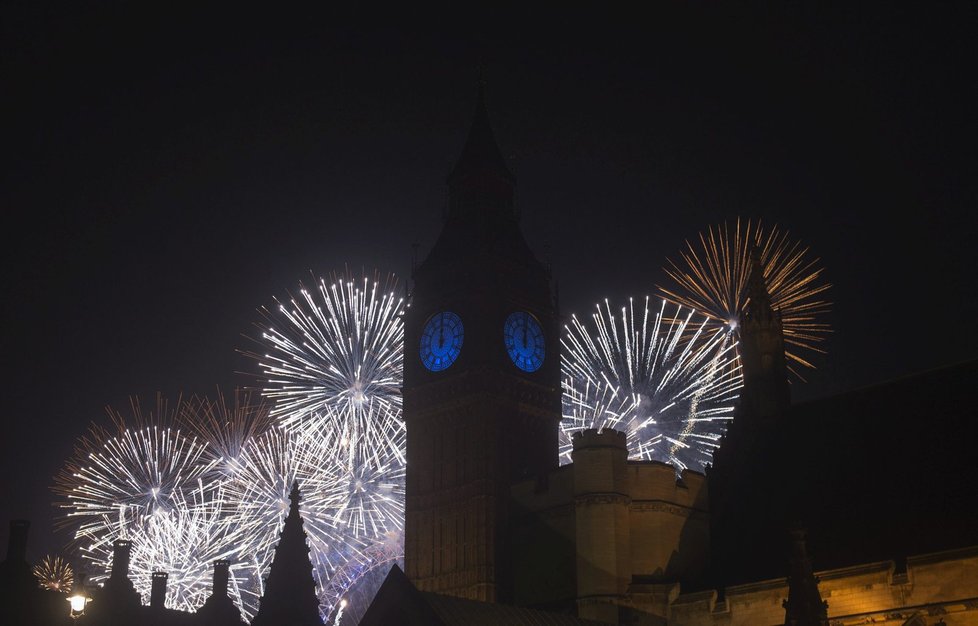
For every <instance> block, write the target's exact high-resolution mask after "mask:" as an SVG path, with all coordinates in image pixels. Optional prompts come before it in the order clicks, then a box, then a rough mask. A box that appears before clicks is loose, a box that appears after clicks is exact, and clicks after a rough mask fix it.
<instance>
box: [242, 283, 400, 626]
mask: <svg viewBox="0 0 978 626" xmlns="http://www.w3.org/2000/svg"><path fill="white" fill-rule="evenodd" d="M299 293H300V295H299V297H298V298H292V299H289V300H288V301H287V302H278V304H277V306H276V307H275V308H274V309H273V310H266V311H265V318H266V320H267V322H268V324H267V325H263V326H262V333H261V341H262V343H263V345H264V346H265V347H266V349H267V350H268V352H267V353H266V354H264V355H253V356H255V358H256V359H257V360H258V363H259V367H260V369H261V371H262V373H263V379H264V384H263V393H264V395H265V397H267V398H269V399H271V400H272V401H273V405H272V409H271V415H272V416H273V417H275V418H276V419H277V420H278V422H279V424H280V426H281V428H282V429H283V432H285V433H288V435H289V436H290V437H291V438H292V439H293V440H294V441H296V442H299V443H300V445H308V444H304V443H303V442H322V445H323V446H325V447H324V448H322V449H321V450H319V451H318V452H317V453H316V454H315V455H314V456H313V457H310V459H311V462H312V463H313V464H314V465H315V466H316V469H315V471H316V472H318V474H317V477H316V480H318V481H319V482H320V484H321V483H322V482H323V481H326V482H328V483H329V484H328V485H325V484H323V485H322V487H321V488H320V491H321V492H322V493H323V494H329V495H328V499H329V503H328V504H327V503H325V502H323V503H322V504H315V503H310V502H309V500H308V499H305V500H304V503H303V517H304V518H306V519H307V531H309V535H310V546H311V547H313V552H315V553H316V555H315V558H314V563H313V565H314V568H315V569H316V577H317V582H318V584H319V593H320V599H321V602H322V611H323V614H324V616H328V615H329V614H330V612H331V611H332V610H333V609H334V607H337V606H338V603H339V602H340V600H341V598H342V597H343V596H344V595H345V594H346V593H347V592H348V591H349V586H350V585H351V584H354V583H356V582H357V581H358V580H359V578H357V577H351V576H350V575H349V574H348V572H354V571H361V570H363V569H364V568H367V569H369V567H368V566H369V564H370V563H372V562H375V561H376V560H377V557H376V555H377V551H378V550H379V549H381V548H383V550H384V554H388V551H389V550H390V549H391V546H392V545H393V546H396V549H394V553H395V556H394V558H399V557H400V554H401V552H402V551H403V548H402V543H403V537H402V534H403V524H404V481H405V465H406V462H405V428H404V422H403V419H402V415H401V393H400V387H401V384H402V381H403V342H404V327H403V322H402V319H401V316H402V313H403V300H402V299H401V298H399V297H397V296H396V295H395V293H396V281H395V280H394V279H393V278H389V279H388V280H386V281H383V282H382V281H380V280H377V279H376V278H374V279H371V278H367V277H362V278H356V279H353V278H350V277H349V276H346V275H339V276H334V277H333V280H332V281H330V282H329V283H327V281H325V280H323V279H320V280H319V281H318V283H317V286H316V288H315V289H312V290H307V289H305V288H300V292H299ZM299 483H300V485H302V486H303V493H310V494H311V493H312V492H311V491H310V490H309V489H307V487H305V483H304V481H303V480H302V479H300V480H299ZM282 493H283V494H287V491H283V492H282ZM317 516H322V517H321V519H320V520H319V521H316V518H317ZM309 519H312V520H313V521H312V523H309V522H308V520H309ZM310 527H311V528H313V530H310ZM320 528H321V529H322V530H321V531H320V530H318V529H320ZM317 533H319V534H321V535H322V536H319V537H315V538H314V537H313V535H314V534H317ZM385 558H386V557H385Z"/></svg>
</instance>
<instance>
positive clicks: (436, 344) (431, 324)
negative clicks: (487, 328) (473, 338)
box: [421, 311, 465, 372]
mask: <svg viewBox="0 0 978 626" xmlns="http://www.w3.org/2000/svg"><path fill="white" fill-rule="evenodd" d="M464 338H465V333H464V332H463V330H462V320H461V318H459V316H458V315H455V314H454V313H452V312H450V311H442V312H441V313H436V314H434V315H433V316H432V317H431V319H430V320H428V323H427V324H425V326H424V330H423V331H422V332H421V362H422V363H423V364H424V366H425V367H427V368H428V369H429V370H431V371H432V372H440V371H442V370H443V369H446V368H448V367H449V366H450V365H451V364H452V363H454V362H455V359H457V358H458V353H459V352H461V351H462V339H464Z"/></svg>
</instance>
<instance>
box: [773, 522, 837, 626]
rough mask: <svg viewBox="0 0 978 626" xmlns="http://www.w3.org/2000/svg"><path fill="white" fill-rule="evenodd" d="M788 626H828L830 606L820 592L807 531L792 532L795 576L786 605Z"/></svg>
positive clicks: (790, 578) (789, 586)
mask: <svg viewBox="0 0 978 626" xmlns="http://www.w3.org/2000/svg"><path fill="white" fill-rule="evenodd" d="M783 606H784V623H785V626H828V625H829V617H828V606H829V605H828V602H825V601H824V600H822V594H821V593H819V591H818V577H816V576H815V573H814V571H813V570H812V561H811V559H809V558H808V550H807V549H806V547H805V531H804V530H802V529H801V528H795V529H793V530H792V531H791V572H790V573H789V574H788V599H787V600H785V601H784V603H783Z"/></svg>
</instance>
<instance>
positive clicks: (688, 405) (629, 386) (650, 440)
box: [560, 298, 741, 472]
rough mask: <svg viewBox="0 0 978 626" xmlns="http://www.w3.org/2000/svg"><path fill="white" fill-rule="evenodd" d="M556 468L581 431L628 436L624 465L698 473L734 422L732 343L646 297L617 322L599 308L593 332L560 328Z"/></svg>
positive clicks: (578, 325) (691, 315)
mask: <svg viewBox="0 0 978 626" xmlns="http://www.w3.org/2000/svg"><path fill="white" fill-rule="evenodd" d="M561 345H562V347H563V351H562V355H561V375H562V387H563V419H562V421H561V432H560V461H561V463H569V462H570V461H571V450H572V443H571V436H572V434H573V433H574V432H577V431H579V430H583V429H587V428H597V429H603V428H613V429H615V430H621V431H623V432H625V433H626V437H627V442H628V450H629V458H632V459H644V460H658V461H663V462H667V463H671V464H672V465H673V466H674V467H675V468H676V471H677V472H679V471H681V470H682V469H685V468H687V467H689V468H692V469H694V470H697V471H702V469H703V467H704V466H705V465H706V464H707V463H709V462H710V460H711V459H712V455H713V451H714V450H715V449H716V448H717V447H718V445H719V441H720V437H721V436H722V434H723V432H724V430H725V429H726V425H727V423H728V422H729V421H730V420H732V419H733V410H734V405H735V402H736V400H737V398H738V395H739V390H740V387H741V375H740V368H739V365H737V364H736V362H735V360H736V356H735V352H734V349H735V346H736V343H735V342H734V341H733V339H732V338H731V337H730V336H729V335H728V334H727V333H726V332H724V331H723V330H722V329H715V328H711V327H710V324H709V323H708V320H707V318H705V317H703V316H699V315H697V314H696V313H695V312H694V311H692V310H685V311H684V309H683V307H679V306H669V305H667V303H666V302H665V301H663V302H662V304H661V307H660V308H659V310H658V312H653V311H650V309H649V298H645V302H644V306H640V307H639V309H638V311H636V305H635V302H634V301H633V300H631V299H629V301H628V304H627V305H626V306H623V307H621V308H620V309H619V311H618V312H617V313H616V312H615V311H614V310H613V309H612V307H611V304H610V303H609V302H608V301H607V300H605V301H604V303H603V306H602V305H601V304H598V305H596V311H595V312H594V314H592V316H591V324H590V325H586V324H585V323H583V322H581V321H580V320H579V319H578V318H577V317H576V316H572V318H571V323H570V325H569V326H567V327H565V334H564V338H563V339H562V340H561Z"/></svg>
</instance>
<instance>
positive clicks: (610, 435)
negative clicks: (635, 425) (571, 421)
mask: <svg viewBox="0 0 978 626" xmlns="http://www.w3.org/2000/svg"><path fill="white" fill-rule="evenodd" d="M572 442H573V444H574V450H584V449H586V448H621V449H622V450H626V451H627V450H628V443H627V441H626V438H625V433H623V432H621V431H619V430H612V429H611V428H605V429H603V430H598V429H596V428H588V429H586V430H580V431H577V432H576V433H574V435H573V436H572Z"/></svg>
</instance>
